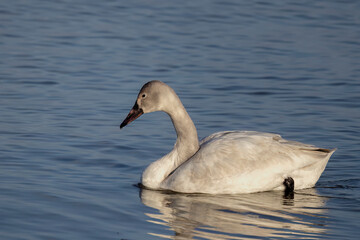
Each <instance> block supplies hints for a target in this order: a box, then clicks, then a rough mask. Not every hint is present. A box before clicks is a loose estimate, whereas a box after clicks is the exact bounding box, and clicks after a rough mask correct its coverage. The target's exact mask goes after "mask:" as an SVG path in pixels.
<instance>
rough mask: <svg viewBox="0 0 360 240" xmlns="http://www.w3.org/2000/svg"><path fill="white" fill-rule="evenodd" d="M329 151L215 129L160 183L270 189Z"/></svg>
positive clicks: (198, 188)
mask: <svg viewBox="0 0 360 240" xmlns="http://www.w3.org/2000/svg"><path fill="white" fill-rule="evenodd" d="M331 153H332V152H331V151H330V150H327V149H319V148H316V147H314V146H312V145H307V144H303V143H299V142H293V141H287V140H285V139H283V138H281V136H280V135H277V134H271V133H259V132H240V131H238V132H220V133H215V134H213V135H210V136H209V137H207V138H205V139H203V140H202V141H201V147H200V149H199V151H198V152H197V153H196V154H195V155H194V156H193V157H192V158H190V159H189V160H188V161H186V162H185V163H184V164H182V165H181V166H180V167H178V168H177V169H176V170H175V171H174V173H173V174H172V175H170V176H169V177H168V178H167V179H166V180H165V181H164V184H163V187H164V188H166V189H170V190H174V191H181V192H209V193H218V192H224V193H232V192H256V191H264V190H272V189H276V188H278V187H282V181H283V180H284V178H285V177H287V176H291V177H296V178H298V176H297V175H301V174H302V173H299V172H296V171H299V169H304V168H306V167H307V166H311V165H313V164H315V163H317V162H319V161H322V160H323V159H326V158H327V160H328V158H329V157H330V156H329V155H331ZM327 160H326V162H327ZM326 162H325V165H326ZM324 167H325V166H324ZM322 171H323V169H322V170H321V172H322ZM321 172H320V174H321ZM293 173H296V174H297V175H296V174H295V175H292V174H293ZM310 173H311V169H310ZM316 174H317V173H316ZM319 176H320V175H319ZM319 176H318V177H317V179H318V178H319ZM317 179H316V180H315V182H316V181H317ZM295 180H296V179H295ZM298 186H299V185H298Z"/></svg>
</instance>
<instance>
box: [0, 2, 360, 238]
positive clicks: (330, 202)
mask: <svg viewBox="0 0 360 240" xmlns="http://www.w3.org/2000/svg"><path fill="white" fill-rule="evenodd" d="M359 12H360V3H359V1H356V0H354V1H351V0H349V1H347V0H344V1H331V0H330V1H305V2H303V3H299V2H297V1H280V0H279V1H268V2H266V1H80V0H79V1H73V0H71V1H70V0H62V1H40V0H38V1H2V2H1V3H0V142H1V144H0V238H1V239H127V240H134V239H265V238H272V239H295V238H296V239H297V238H302V239H354V238H357V236H358V235H359V234H360V177H359V173H360V161H359V160H360V157H359V155H360V18H359ZM153 79H158V80H162V81H164V82H166V83H167V84H169V85H170V86H172V87H173V88H174V89H175V91H176V92H177V93H178V95H179V96H180V98H181V99H182V101H183V103H184V105H185V107H186V108H187V110H188V112H189V114H190V115H191V117H192V119H193V120H194V122H195V124H196V126H197V129H198V134H199V137H200V138H203V137H205V136H208V135H209V134H211V133H214V132H217V131H223V130H256V131H266V132H274V133H279V134H281V135H282V136H283V137H284V138H287V139H292V140H296V141H302V142H306V143H311V144H314V145H317V146H320V147H326V148H338V150H337V151H336V152H335V154H334V155H333V156H332V158H331V159H330V161H329V163H328V166H327V168H326V170H325V171H324V173H323V175H322V176H321V178H320V180H319V181H318V183H317V185H316V187H315V188H313V189H306V190H301V191H296V192H295V194H294V197H293V198H286V197H284V196H283V193H282V192H264V193H256V194H243V195H226V196H221V195H219V196H211V195H201V194H169V193H166V192H157V191H149V190H141V189H139V188H137V187H136V186H135V185H136V184H137V183H138V182H139V179H140V176H141V173H142V171H143V169H144V168H145V167H146V166H147V165H148V164H149V163H150V162H152V161H154V160H156V159H157V158H159V157H161V156H162V155H164V154H166V153H167V152H168V151H170V150H171V148H172V146H173V144H174V142H175V137H176V134H175V132H174V130H173V127H172V124H171V121H170V120H169V118H168V116H167V115H166V114H164V113H152V114H147V115H144V116H142V117H141V118H139V119H138V120H137V121H135V122H133V123H131V124H130V125H129V126H127V127H126V128H124V129H122V130H121V131H120V130H119V124H120V123H121V122H122V120H123V119H124V118H125V117H126V115H127V113H128V111H129V110H130V108H131V107H132V105H133V103H134V101H135V98H136V95H137V93H138V90H139V89H140V88H141V86H142V85H143V84H144V83H145V82H147V81H150V80H153Z"/></svg>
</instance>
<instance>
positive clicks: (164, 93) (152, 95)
mask: <svg viewBox="0 0 360 240" xmlns="http://www.w3.org/2000/svg"><path fill="white" fill-rule="evenodd" d="M178 102H179V98H178V97H177V95H176V93H175V92H174V90H173V89H172V88H170V87H169V86H168V85H166V84H165V83H163V82H160V81H156V80H155V81H151V82H148V83H146V84H145V85H144V86H143V87H142V88H141V90H140V92H139V94H138V96H137V99H136V101H135V104H134V106H133V108H132V109H131V110H130V112H129V114H128V115H127V117H126V118H125V120H124V121H123V122H122V123H121V125H120V128H123V127H125V126H126V125H127V124H129V123H131V122H132V121H134V120H135V119H137V118H138V117H140V116H141V115H142V114H144V113H149V112H155V111H164V112H167V113H169V112H170V111H171V108H170V107H174V105H176V104H178Z"/></svg>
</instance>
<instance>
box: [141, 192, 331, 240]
mask: <svg viewBox="0 0 360 240" xmlns="http://www.w3.org/2000/svg"><path fill="white" fill-rule="evenodd" d="M141 200H142V202H143V203H144V204H145V205H146V206H149V207H151V208H154V209H157V210H159V212H160V214H152V213H146V215H147V216H148V217H150V218H151V220H149V222H152V223H155V224H160V225H165V226H168V227H169V228H170V229H171V230H172V231H174V236H168V235H164V234H159V233H149V234H150V235H155V236H159V237H163V238H168V239H169V238H170V239H192V238H204V239H243V238H256V237H262V238H263V237H276V238H289V237H291V238H294V237H296V238H304V239H307V238H312V239H313V238H316V237H319V236H320V235H322V234H324V233H325V231H326V227H325V226H324V225H325V223H326V214H325V213H324V211H325V210H324V209H323V205H324V202H325V200H326V198H324V197H321V196H319V195H317V193H316V190H315V189H306V190H302V191H298V192H297V193H295V195H294V196H293V197H291V196H290V197H289V196H286V197H285V196H283V193H282V192H276V191H273V192H263V193H255V194H242V195H220V196H218V195H206V194H177V193H165V192H161V191H152V190H146V189H142V190H141Z"/></svg>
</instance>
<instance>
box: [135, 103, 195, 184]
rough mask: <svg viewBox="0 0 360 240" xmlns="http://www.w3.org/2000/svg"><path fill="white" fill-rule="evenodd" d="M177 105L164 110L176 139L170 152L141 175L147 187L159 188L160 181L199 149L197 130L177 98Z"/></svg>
mask: <svg viewBox="0 0 360 240" xmlns="http://www.w3.org/2000/svg"><path fill="white" fill-rule="evenodd" d="M176 106H177V107H175V108H173V109H171V110H168V111H166V110H164V111H165V112H166V113H167V114H168V115H169V116H170V118H171V121H172V123H173V125H174V128H175V131H176V134H177V139H176V143H175V146H174V148H173V150H172V151H171V152H169V153H168V154H167V155H165V156H164V157H162V158H160V159H159V160H157V161H155V162H153V163H151V164H150V165H149V166H148V167H147V168H146V169H145V171H144V173H143V175H142V184H143V185H144V186H146V187H148V188H152V189H159V188H160V186H161V183H162V182H163V181H164V180H165V179H166V178H167V177H168V176H169V175H170V174H171V173H172V172H173V171H174V170H175V169H176V168H177V167H179V166H180V165H181V164H183V163H184V162H185V161H186V160H188V159H189V158H190V157H192V156H193V155H194V154H195V153H196V152H197V151H198V150H199V140H198V135H197V131H196V128H195V125H194V123H193V121H192V120H191V118H190V116H189V114H188V113H187V112H186V110H185V108H184V106H183V105H182V103H181V102H180V100H178V102H177V104H176Z"/></svg>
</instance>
